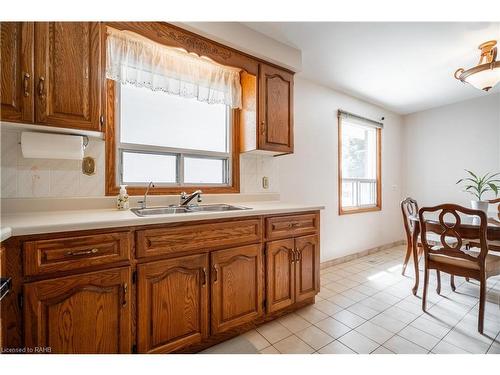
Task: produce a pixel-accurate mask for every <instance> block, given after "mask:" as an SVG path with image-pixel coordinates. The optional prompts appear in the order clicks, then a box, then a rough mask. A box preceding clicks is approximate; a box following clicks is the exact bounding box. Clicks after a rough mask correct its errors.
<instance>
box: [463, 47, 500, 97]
mask: <svg viewBox="0 0 500 375" xmlns="http://www.w3.org/2000/svg"><path fill="white" fill-rule="evenodd" d="M496 44H497V42H496V40H490V41H488V42H484V43H483V44H481V45H480V46H479V49H480V50H481V57H480V58H479V63H478V64H477V65H476V66H475V67H474V68H470V69H467V70H465V69H463V68H460V69H457V71H456V72H455V78H456V79H458V80H459V81H462V82H467V83H469V84H471V85H472V86H474V87H475V88H478V89H479V90H484V91H488V90H489V89H491V88H492V87H494V86H495V85H496V84H497V83H498V82H499V81H500V61H496V57H497V47H495V46H496Z"/></svg>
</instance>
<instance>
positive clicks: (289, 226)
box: [288, 223, 300, 229]
mask: <svg viewBox="0 0 500 375" xmlns="http://www.w3.org/2000/svg"><path fill="white" fill-rule="evenodd" d="M299 225H300V223H289V224H288V228H290V229H292V228H297V227H298V226H299Z"/></svg>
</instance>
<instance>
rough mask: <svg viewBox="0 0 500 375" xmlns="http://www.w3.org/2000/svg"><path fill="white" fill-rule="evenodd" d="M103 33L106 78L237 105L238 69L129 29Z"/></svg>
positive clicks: (238, 94)
mask: <svg viewBox="0 0 500 375" xmlns="http://www.w3.org/2000/svg"><path fill="white" fill-rule="evenodd" d="M107 33H108V35H107V48H106V78H108V79H111V80H114V81H117V82H120V83H124V84H130V85H133V86H136V87H146V88H148V89H150V90H153V91H164V92H167V93H169V94H174V95H179V96H182V97H186V98H196V99H197V100H199V101H202V102H206V103H210V104H225V105H227V106H229V107H231V108H241V84H240V69H237V68H233V67H229V66H225V65H221V64H218V63H216V62H214V61H212V60H210V59H209V58H205V57H199V56H197V55H194V54H190V53H188V52H186V51H184V50H181V49H178V48H173V47H168V46H164V45H162V44H159V43H156V42H153V41H152V40H150V39H147V38H145V37H142V36H141V35H138V34H136V33H133V32H130V31H120V30H116V29H112V28H108V30H107Z"/></svg>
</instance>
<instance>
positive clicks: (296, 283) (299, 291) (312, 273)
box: [266, 235, 319, 313]
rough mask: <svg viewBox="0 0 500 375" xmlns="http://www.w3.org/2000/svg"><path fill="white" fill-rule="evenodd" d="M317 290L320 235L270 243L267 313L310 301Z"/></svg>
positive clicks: (267, 259)
mask: <svg viewBox="0 0 500 375" xmlns="http://www.w3.org/2000/svg"><path fill="white" fill-rule="evenodd" d="M318 292H319V238H318V236H317V235H311V236H304V237H297V238H289V239H285V240H278V241H271V242H268V243H267V248H266V311H267V313H272V312H275V311H278V310H281V309H284V308H285V307H288V306H291V305H293V304H294V303H297V302H301V301H304V300H307V299H309V298H311V297H314V296H315V295H316V294H317V293H318Z"/></svg>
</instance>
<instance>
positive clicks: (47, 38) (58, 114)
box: [35, 22, 101, 130]
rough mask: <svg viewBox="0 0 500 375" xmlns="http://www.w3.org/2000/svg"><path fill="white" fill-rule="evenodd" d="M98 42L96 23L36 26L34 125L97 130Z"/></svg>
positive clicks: (99, 41) (99, 93)
mask: <svg viewBox="0 0 500 375" xmlns="http://www.w3.org/2000/svg"><path fill="white" fill-rule="evenodd" d="M100 44H101V39H100V28H99V23H98V22H38V23H36V25H35V47H36V48H35V84H36V88H35V92H36V121H37V122H38V123H41V124H46V125H52V126H59V127H66V128H80V129H86V130H99V129H100V123H99V120H100V115H101V113H100V112H101V106H100V103H101V76H100V72H101V63H100V61H101V60H100V59H101V57H100V54H101V48H100Z"/></svg>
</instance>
